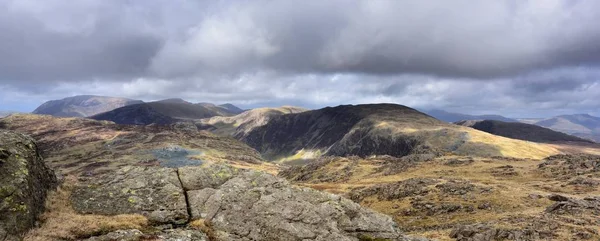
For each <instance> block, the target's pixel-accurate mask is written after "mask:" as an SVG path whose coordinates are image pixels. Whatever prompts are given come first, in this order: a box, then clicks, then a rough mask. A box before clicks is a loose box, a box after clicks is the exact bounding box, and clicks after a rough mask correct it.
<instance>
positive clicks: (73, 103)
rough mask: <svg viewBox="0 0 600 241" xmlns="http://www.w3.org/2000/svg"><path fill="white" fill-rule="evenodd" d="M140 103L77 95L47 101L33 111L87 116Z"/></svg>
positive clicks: (45, 113)
mask: <svg viewBox="0 0 600 241" xmlns="http://www.w3.org/2000/svg"><path fill="white" fill-rule="evenodd" d="M140 103H143V101H141V100H131V99H126V98H120V97H109V96H95V95H78V96H73V97H68V98H64V99H60V100H51V101H48V102H46V103H44V104H42V105H40V106H39V107H38V108H36V109H35V110H34V111H33V113H34V114H43V115H53V116H61V117H88V116H93V115H96V114H100V113H103V112H107V111H111V110H114V109H117V108H120V107H123V106H128V105H133V104H140Z"/></svg>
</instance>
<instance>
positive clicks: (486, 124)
mask: <svg viewBox="0 0 600 241" xmlns="http://www.w3.org/2000/svg"><path fill="white" fill-rule="evenodd" d="M456 124H458V125H462V126H467V127H471V128H474V129H477V130H480V131H485V132H487V133H490V134H494V135H498V136H504V137H508V138H513V139H519V140H526V141H533V142H541V143H552V142H583V143H592V141H589V140H586V139H582V138H579V137H576V136H571V135H568V134H565V133H561V132H557V131H553V130H551V129H548V128H544V127H540V126H536V125H531V124H525V123H518V122H503V121H495V120H483V121H459V122H457V123H456Z"/></svg>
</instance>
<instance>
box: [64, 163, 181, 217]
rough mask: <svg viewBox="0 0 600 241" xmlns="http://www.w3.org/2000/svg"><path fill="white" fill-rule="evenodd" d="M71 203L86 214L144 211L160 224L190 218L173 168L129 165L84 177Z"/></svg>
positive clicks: (136, 212)
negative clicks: (113, 170)
mask: <svg viewBox="0 0 600 241" xmlns="http://www.w3.org/2000/svg"><path fill="white" fill-rule="evenodd" d="M71 203H72V205H73V208H74V209H75V210H76V211H77V212H79V213H83V214H101V215H118V214H142V215H144V216H146V217H148V219H149V220H150V221H151V222H153V223H158V224H161V223H172V224H185V223H186V222H187V221H188V219H189V215H188V213H187V204H186V197H185V193H184V191H183V188H182V186H181V182H180V181H179V178H178V174H177V171H176V170H175V169H171V168H162V167H152V166H150V167H139V166H138V167H132V166H126V167H123V168H121V169H118V170H116V171H115V172H110V173H105V174H102V175H99V176H94V177H90V178H84V179H82V180H81V184H80V185H78V186H77V187H76V188H75V190H74V191H73V194H72V195H71Z"/></svg>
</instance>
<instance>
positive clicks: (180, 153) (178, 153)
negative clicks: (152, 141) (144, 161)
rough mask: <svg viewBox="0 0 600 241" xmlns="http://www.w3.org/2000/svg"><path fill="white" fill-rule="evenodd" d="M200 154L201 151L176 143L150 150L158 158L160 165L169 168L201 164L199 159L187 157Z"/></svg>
mask: <svg viewBox="0 0 600 241" xmlns="http://www.w3.org/2000/svg"><path fill="white" fill-rule="evenodd" d="M200 154H202V152H201V151H196V150H189V149H185V148H183V147H181V146H177V145H171V146H168V147H164V148H160V149H154V150H152V155H154V157H155V158H156V159H158V162H159V164H160V165H161V166H163V167H171V168H179V167H185V166H199V165H202V161H201V160H197V159H190V158H189V157H190V156H195V155H200Z"/></svg>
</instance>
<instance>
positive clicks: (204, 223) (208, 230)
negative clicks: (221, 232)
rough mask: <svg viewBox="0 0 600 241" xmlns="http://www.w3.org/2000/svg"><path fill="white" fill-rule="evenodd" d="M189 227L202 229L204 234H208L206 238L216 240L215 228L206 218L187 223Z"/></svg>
mask: <svg viewBox="0 0 600 241" xmlns="http://www.w3.org/2000/svg"><path fill="white" fill-rule="evenodd" d="M188 226H189V227H190V228H193V229H197V230H200V231H202V232H203V233H204V234H206V236H208V240H218V238H217V235H216V233H215V230H214V229H213V227H212V224H211V223H210V221H208V220H204V219H197V220H194V221H192V222H190V224H188Z"/></svg>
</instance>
